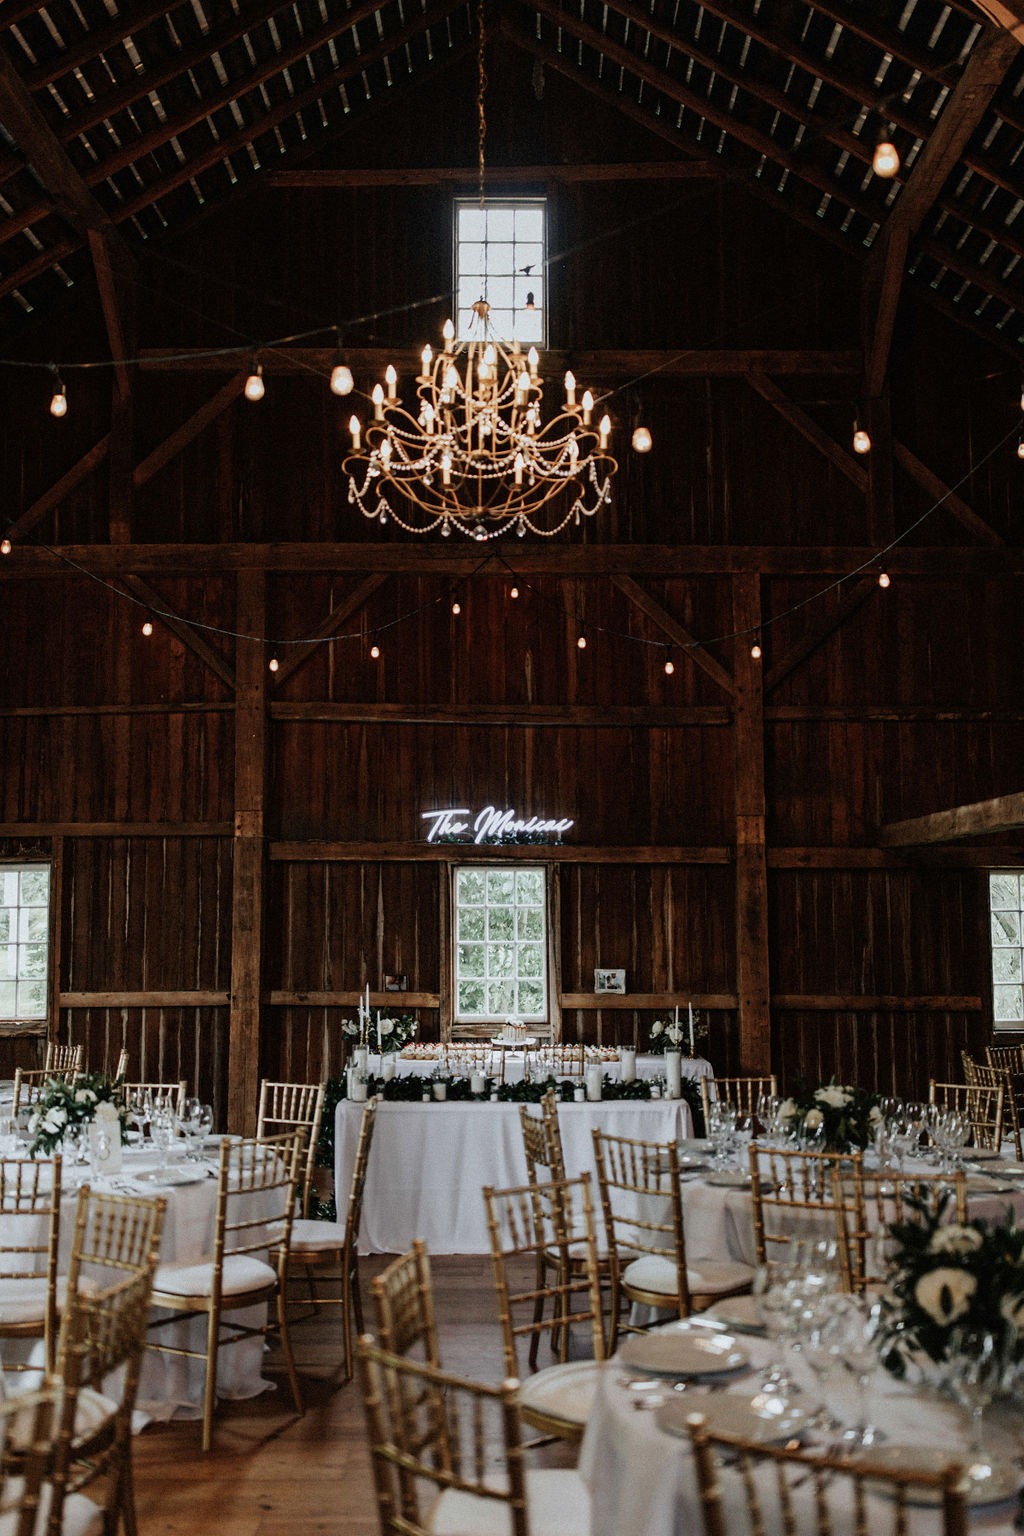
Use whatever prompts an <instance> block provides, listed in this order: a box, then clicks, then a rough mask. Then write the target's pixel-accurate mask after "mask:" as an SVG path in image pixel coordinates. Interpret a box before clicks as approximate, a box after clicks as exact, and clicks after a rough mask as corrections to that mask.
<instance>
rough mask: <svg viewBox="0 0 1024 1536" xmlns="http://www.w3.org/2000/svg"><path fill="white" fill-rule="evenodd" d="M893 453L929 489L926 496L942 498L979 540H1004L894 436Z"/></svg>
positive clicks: (998, 541)
mask: <svg viewBox="0 0 1024 1536" xmlns="http://www.w3.org/2000/svg"><path fill="white" fill-rule="evenodd" d="M892 456H893V458H894V459H895V460H896V463H897V464H899V466H900V467H901V469H905V470H906V472H907V474H908V475H910V476H911V478H912V479H914V480H916V481H917V483H918V485H919V486H921V488H922V489H923V490H925V491H927V492H928V495H929V496H932V497H934V498H935V500H936V501H941V503H942V505H943V506H944V507H945V508H946V510H947V512H951V513H952V515H953V516H954V517H955V518H956V520H957V522H958V523H962V524H963V526H964V527H965V528H968V529H970V531H971V533H973V534H974V535H975V537H976V538H978V539H980V540H981V541H982V543H984V544H996V545H1002V544H1003V543H1004V540H1003V539H1002V538H1001V537H1000V535H999V534H998V533H997V532H996V531H995V529H994V528H992V527H990V526H989V524H988V523H986V522H985V520H984V518H981V517H979V516H978V514H977V512H975V510H974V508H973V507H969V506H968V505H967V503H966V501H964V500H963V498H962V497H960V496H958V495H957V493H956V491H953V490H950V488H949V486H948V485H945V484H944V483H943V482H942V481H941V480H940V479H939V477H938V475H936V474H935V473H934V472H933V471H932V470H930V469H929V468H928V466H927V465H926V464H922V463H921V460H920V459H919V458H918V457H917V455H916V454H914V453H911V451H910V449H909V448H907V447H905V445H904V444H903V443H901V442H898V441H897V440H896V439H895V438H893V443H892Z"/></svg>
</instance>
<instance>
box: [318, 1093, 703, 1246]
mask: <svg viewBox="0 0 1024 1536" xmlns="http://www.w3.org/2000/svg"><path fill="white" fill-rule="evenodd" d="M519 1108H520V1106H519V1105H518V1104H492V1103H489V1102H488V1103H482V1104H481V1103H469V1104H467V1103H441V1104H438V1103H431V1104H423V1103H418V1104H417V1103H411V1104H409V1103H386V1102H385V1103H381V1104H379V1105H378V1107H377V1122H376V1127H375V1130H374V1136H373V1146H372V1149H371V1152H370V1162H369V1167H368V1171H367V1177H366V1188H365V1191H364V1196H363V1219H362V1226H361V1228H360V1240H359V1251H360V1253H404V1252H405V1251H406V1249H408V1248H409V1247H410V1246H411V1245H412V1241H413V1239H414V1238H417V1237H419V1238H422V1239H423V1241H424V1242H425V1243H426V1245H427V1249H428V1251H429V1252H431V1253H489V1252H490V1244H489V1241H488V1237H487V1225H486V1222H485V1219H484V1202H483V1198H482V1196H481V1190H482V1189H483V1187H484V1185H485V1184H489V1185H491V1186H492V1187H493V1188H495V1189H508V1188H513V1187H515V1186H517V1185H520V1184H525V1182H526V1162H525V1159H524V1157H523V1145H522V1131H521V1129H520V1123H519ZM362 1112H363V1106H362V1104H354V1103H349V1101H348V1100H347V1099H342V1101H341V1102H340V1103H339V1105H338V1108H337V1111H336V1119H335V1139H334V1176H335V1188H336V1190H337V1195H338V1209H339V1216H340V1218H341V1219H344V1218H343V1212H344V1201H345V1199H346V1197H347V1194H348V1190H349V1187H350V1185H351V1182H352V1169H353V1166H354V1163H355V1155H356V1142H357V1140H358V1137H359V1124H360V1120H361V1117H362ZM533 1112H534V1113H537V1112H538V1111H537V1110H536V1108H534V1111H533ZM558 1122H559V1125H560V1126H561V1131H562V1144H563V1148H564V1152H565V1169H566V1173H567V1174H568V1175H569V1177H570V1178H573V1177H576V1176H578V1175H579V1174H580V1173H582V1172H584V1171H587V1172H589V1173H590V1174H591V1177H592V1178H593V1180H594V1205H595V1217H596V1218H597V1220H598V1222H600V1217H599V1215H598V1212H597V1206H598V1194H597V1185H596V1178H597V1175H596V1170H595V1167H594V1150H593V1141H592V1138H591V1131H592V1130H593V1128H594V1127H595V1126H599V1127H600V1128H601V1129H602V1130H606V1131H608V1132H610V1133H611V1134H612V1135H615V1136H632V1137H637V1138H639V1139H641V1140H645V1141H662V1142H666V1141H678V1140H680V1139H681V1138H683V1137H687V1136H690V1135H692V1122H691V1119H690V1110H689V1106H688V1105H687V1104H686V1103H685V1101H684V1100H682V1099H654V1100H651V1101H645V1100H637V1099H619V1100H603V1101H602V1102H600V1103H596V1104H591V1103H584V1104H559V1106H558Z"/></svg>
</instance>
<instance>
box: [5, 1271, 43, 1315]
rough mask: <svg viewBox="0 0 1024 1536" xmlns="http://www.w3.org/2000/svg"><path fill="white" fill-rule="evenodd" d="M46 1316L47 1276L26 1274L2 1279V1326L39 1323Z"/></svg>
mask: <svg viewBox="0 0 1024 1536" xmlns="http://www.w3.org/2000/svg"><path fill="white" fill-rule="evenodd" d="M45 1316H46V1276H45V1275H38V1276H37V1275H25V1276H19V1277H18V1278H17V1279H8V1280H0V1327H3V1326H4V1324H12V1323H39V1324H40V1325H42V1322H43V1319H44V1318H45Z"/></svg>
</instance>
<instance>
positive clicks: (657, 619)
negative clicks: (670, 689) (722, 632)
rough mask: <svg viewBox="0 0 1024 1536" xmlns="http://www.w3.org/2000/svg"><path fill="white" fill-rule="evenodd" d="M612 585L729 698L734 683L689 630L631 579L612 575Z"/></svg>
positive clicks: (733, 688) (733, 689)
mask: <svg viewBox="0 0 1024 1536" xmlns="http://www.w3.org/2000/svg"><path fill="white" fill-rule="evenodd" d="M612 585H613V586H616V587H618V589H619V591H620V592H624V593H625V594H626V596H627V597H628V598H629V600H630V602H631V603H633V605H634V607H637V608H639V609H640V611H641V613H645V614H646V615H647V617H648V618H649V619H652V620H653V622H654V623H655V624H656V625H657V626H658V628H659V629H660V630H661V631H662V633H663V634H666V635H668V637H669V639H670V640H671V641H672V643H673V645H676V646H678V647H679V648H680V650H682V651H683V652H684V653H685V655H686V656H687V658H688V659H689V660H690V661H692V662H693V663H694V665H695V666H698V667H700V669H701V671H702V672H706V673H707V675H708V677H710V678H712V679H713V680H714V681H715V682H716V683H717V684H718V686H719V688H722V689H723V690H724V691H725V692H726V693H727V694H729V695H730V697H731V696H732V694H733V692H734V691H735V684H734V683H733V680H732V678H731V677H730V676H729V674H728V672H727V671H726V670H725V668H724V667H723V666H722V665H721V663H720V662H717V661H716V660H715V658H714V657H713V656H710V655H709V654H708V652H707V651H706V650H704V648H703V647H702V646H701V644H700V642H699V641H698V640H695V639H694V638H693V636H692V635H691V634H690V632H689V630H687V629H684V628H683V626H682V624H680V623H679V621H678V619H674V618H673V617H672V615H671V614H670V613H668V612H667V611H666V609H664V608H663V607H662V606H661V604H660V603H659V602H657V601H656V600H655V599H654V598H653V597H651V595H650V593H648V592H645V591H644V589H643V587H641V586H640V585H639V583H638V582H636V581H634V580H633V578H632V576H613V577H612Z"/></svg>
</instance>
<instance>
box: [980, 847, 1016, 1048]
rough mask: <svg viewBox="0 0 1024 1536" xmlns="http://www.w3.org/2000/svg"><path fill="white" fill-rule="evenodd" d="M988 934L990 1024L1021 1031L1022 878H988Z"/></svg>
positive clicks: (1005, 872)
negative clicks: (990, 994)
mask: <svg viewBox="0 0 1024 1536" xmlns="http://www.w3.org/2000/svg"><path fill="white" fill-rule="evenodd" d="M988 899H989V910H990V913H991V930H992V1022H993V1024H994V1026H995V1028H996V1029H1013V1030H1020V1029H1024V875H1022V874H1021V873H1020V872H1019V871H1017V870H1014V869H1000V870H993V871H992V872H991V873H990V875H989V877H988Z"/></svg>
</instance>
